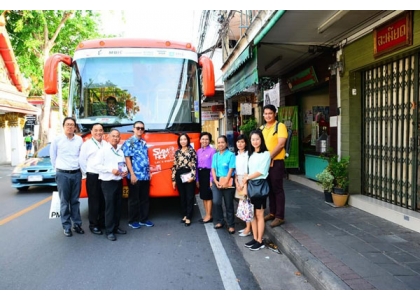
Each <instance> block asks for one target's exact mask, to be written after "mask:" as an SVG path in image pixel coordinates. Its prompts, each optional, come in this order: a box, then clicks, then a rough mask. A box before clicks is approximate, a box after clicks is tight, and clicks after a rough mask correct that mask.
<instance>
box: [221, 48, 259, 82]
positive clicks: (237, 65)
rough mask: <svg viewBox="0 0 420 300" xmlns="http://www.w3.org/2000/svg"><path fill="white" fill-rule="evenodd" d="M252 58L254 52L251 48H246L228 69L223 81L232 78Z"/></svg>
mask: <svg viewBox="0 0 420 300" xmlns="http://www.w3.org/2000/svg"><path fill="white" fill-rule="evenodd" d="M251 57H252V51H250V48H249V46H248V47H246V48H245V50H244V51H242V53H241V54H240V55H239V56H238V58H237V59H235V61H234V62H233V64H232V65H231V66H230V67H229V68H228V69H227V71H226V72H225V74H223V78H222V80H223V81H226V80H227V79H229V78H231V77H232V76H233V74H235V72H236V71H237V70H238V69H239V68H240V67H241V66H242V65H243V64H244V63H245V62H246V61H247V60H248V59H249V58H251Z"/></svg>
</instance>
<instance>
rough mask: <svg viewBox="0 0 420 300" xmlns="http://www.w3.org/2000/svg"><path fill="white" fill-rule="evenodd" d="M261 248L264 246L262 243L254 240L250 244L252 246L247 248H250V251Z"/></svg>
mask: <svg viewBox="0 0 420 300" xmlns="http://www.w3.org/2000/svg"><path fill="white" fill-rule="evenodd" d="M263 248H265V245H264V243H260V242H256V243H255V244H254V245H252V246H251V247H250V248H249V250H252V251H257V250H260V249H263Z"/></svg>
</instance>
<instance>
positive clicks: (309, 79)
mask: <svg viewBox="0 0 420 300" xmlns="http://www.w3.org/2000/svg"><path fill="white" fill-rule="evenodd" d="M317 82H318V79H317V77H316V74H315V70H314V68H313V67H309V68H307V69H305V70H303V71H301V72H299V73H297V74H295V75H293V76H292V77H290V78H288V79H287V85H288V86H289V89H290V90H291V91H292V92H294V91H296V90H299V89H301V88H304V87H307V86H310V85H313V84H315V83H317Z"/></svg>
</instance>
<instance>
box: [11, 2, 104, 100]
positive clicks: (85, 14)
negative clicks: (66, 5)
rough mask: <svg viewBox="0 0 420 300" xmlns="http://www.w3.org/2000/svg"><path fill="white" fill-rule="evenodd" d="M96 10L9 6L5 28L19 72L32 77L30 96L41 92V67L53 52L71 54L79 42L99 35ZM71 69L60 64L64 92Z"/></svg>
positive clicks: (64, 92) (41, 93)
mask: <svg viewBox="0 0 420 300" xmlns="http://www.w3.org/2000/svg"><path fill="white" fill-rule="evenodd" d="M98 23H99V14H98V13H95V12H93V11H81V10H76V11H69V10H10V11H9V12H8V13H7V14H6V28H7V31H8V34H9V36H10V40H11V43H12V47H13V50H14V53H15V56H16V58H17V62H18V65H19V68H20V71H21V73H22V74H23V75H24V76H25V77H26V78H29V79H30V80H31V83H32V90H31V91H30V95H31V96H41V95H43V69H44V63H45V60H46V59H47V58H48V56H50V54H51V53H52V52H60V53H63V54H68V55H73V52H74V50H75V49H76V46H77V44H78V43H79V42H81V41H83V40H86V39H90V38H96V37H99V33H98V25H97V24H98ZM69 72H70V69H68V68H63V79H64V82H63V95H67V93H66V91H68V83H69V77H70V76H69Z"/></svg>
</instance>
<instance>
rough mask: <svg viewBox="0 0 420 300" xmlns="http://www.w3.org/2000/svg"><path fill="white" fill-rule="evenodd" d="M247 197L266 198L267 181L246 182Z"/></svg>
mask: <svg viewBox="0 0 420 300" xmlns="http://www.w3.org/2000/svg"><path fill="white" fill-rule="evenodd" d="M247 183H248V189H247V191H248V197H249V198H257V197H267V196H268V193H269V191H270V187H269V186H268V181H267V180H266V179H256V180H248V182H247Z"/></svg>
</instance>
